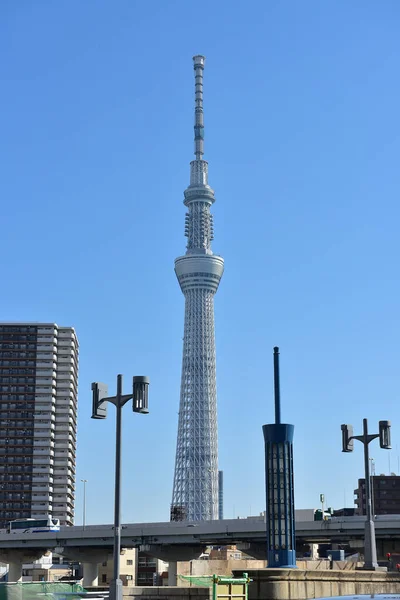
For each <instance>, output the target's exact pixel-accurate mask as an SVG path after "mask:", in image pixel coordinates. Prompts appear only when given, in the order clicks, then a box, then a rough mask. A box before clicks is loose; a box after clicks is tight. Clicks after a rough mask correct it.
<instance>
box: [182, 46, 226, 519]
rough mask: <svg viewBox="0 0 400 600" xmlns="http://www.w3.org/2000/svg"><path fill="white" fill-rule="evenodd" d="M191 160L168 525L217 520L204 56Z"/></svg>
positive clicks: (219, 265) (215, 279)
mask: <svg viewBox="0 0 400 600" xmlns="http://www.w3.org/2000/svg"><path fill="white" fill-rule="evenodd" d="M193 60H194V71H195V125H194V138H195V144H194V150H195V152H194V153H195V157H196V158H195V160H193V161H192V162H191V163H190V185H189V187H188V188H187V189H186V190H185V192H184V204H185V206H186V207H187V213H186V221H185V235H186V237H187V238H188V241H187V246H186V254H185V255H184V256H181V257H179V258H177V259H176V260H175V273H176V276H177V278H178V281H179V285H180V287H181V290H182V293H183V295H184V296H185V325H184V335H183V359H182V378H181V395H180V405H179V421H178V437H177V446H176V459H175V474H174V483H173V493H172V504H171V520H182V519H188V520H190V521H208V520H213V519H218V437H217V385H216V358H215V336H214V295H215V293H216V292H217V289H218V286H219V282H220V279H221V277H222V273H223V270H224V261H223V259H222V258H221V257H220V256H217V255H215V254H214V253H213V252H212V250H211V241H212V239H213V237H214V233H213V231H214V230H213V219H212V215H211V213H210V208H211V206H212V204H213V203H214V202H215V198H214V191H213V190H212V189H211V187H210V186H209V184H208V164H207V162H206V161H205V160H203V154H204V121H203V70H204V61H205V59H204V56H195V57H194V59H193Z"/></svg>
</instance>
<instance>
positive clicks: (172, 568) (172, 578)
mask: <svg viewBox="0 0 400 600" xmlns="http://www.w3.org/2000/svg"><path fill="white" fill-rule="evenodd" d="M177 574H178V562H177V561H176V560H170V561H169V563H168V585H172V586H176V585H178V577H177Z"/></svg>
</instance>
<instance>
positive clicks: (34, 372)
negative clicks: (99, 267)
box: [0, 323, 78, 527]
mask: <svg viewBox="0 0 400 600" xmlns="http://www.w3.org/2000/svg"><path fill="white" fill-rule="evenodd" d="M77 386H78V340H77V337H76V335H75V331H74V329H73V328H72V327H59V326H58V325H56V324H55V323H40V324H36V323H0V527H5V526H6V524H7V523H8V522H9V521H12V520H14V519H21V518H40V517H43V516H47V515H52V516H53V517H57V518H59V519H60V521H61V524H62V525H72V524H73V519H74V495H75V448H76V419H77Z"/></svg>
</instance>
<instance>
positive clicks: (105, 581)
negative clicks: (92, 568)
mask: <svg viewBox="0 0 400 600" xmlns="http://www.w3.org/2000/svg"><path fill="white" fill-rule="evenodd" d="M101 583H107V574H106V573H103V575H102V576H101Z"/></svg>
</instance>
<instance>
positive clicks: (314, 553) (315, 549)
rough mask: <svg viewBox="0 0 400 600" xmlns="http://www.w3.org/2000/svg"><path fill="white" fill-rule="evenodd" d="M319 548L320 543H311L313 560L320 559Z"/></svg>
mask: <svg viewBox="0 0 400 600" xmlns="http://www.w3.org/2000/svg"><path fill="white" fill-rule="evenodd" d="M318 549H319V544H310V558H311V559H312V560H318V558H319V554H318Z"/></svg>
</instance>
